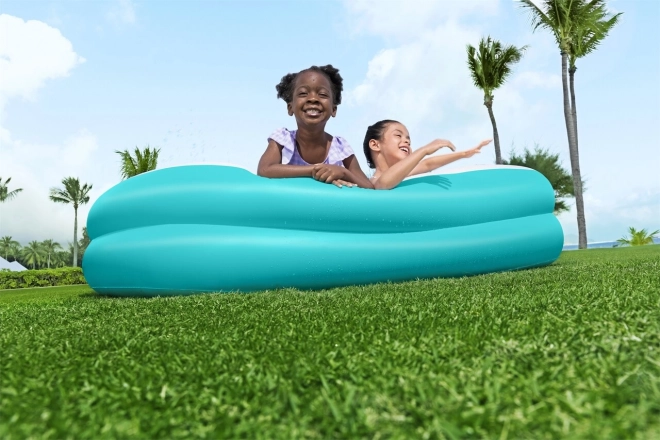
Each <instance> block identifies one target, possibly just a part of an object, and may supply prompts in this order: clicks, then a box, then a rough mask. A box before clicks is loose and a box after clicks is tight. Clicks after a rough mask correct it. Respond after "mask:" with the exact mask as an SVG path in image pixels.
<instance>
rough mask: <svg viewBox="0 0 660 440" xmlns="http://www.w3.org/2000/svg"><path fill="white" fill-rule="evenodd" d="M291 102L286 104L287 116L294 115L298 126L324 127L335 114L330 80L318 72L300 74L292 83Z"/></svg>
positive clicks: (335, 107) (335, 109) (311, 71)
mask: <svg viewBox="0 0 660 440" xmlns="http://www.w3.org/2000/svg"><path fill="white" fill-rule="evenodd" d="M294 86H295V87H294V89H293V96H292V99H291V102H290V103H288V104H287V110H288V111H289V116H293V115H295V117H296V122H297V123H298V126H301V125H302V126H312V125H317V124H323V125H325V123H326V122H328V119H330V117H334V116H335V115H336V114H337V106H336V105H334V104H333V97H332V86H331V85H330V80H328V78H327V77H326V76H325V75H324V74H322V73H319V72H316V71H314V70H308V71H305V72H302V73H300V74H299V75H298V76H297V78H296V80H295V83H294Z"/></svg>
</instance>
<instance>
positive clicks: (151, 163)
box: [115, 145, 160, 179]
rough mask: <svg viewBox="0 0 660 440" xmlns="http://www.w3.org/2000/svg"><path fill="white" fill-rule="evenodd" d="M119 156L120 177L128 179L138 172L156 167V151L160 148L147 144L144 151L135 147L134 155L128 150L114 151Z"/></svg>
mask: <svg viewBox="0 0 660 440" xmlns="http://www.w3.org/2000/svg"><path fill="white" fill-rule="evenodd" d="M115 153H117V154H119V155H120V156H121V178H122V179H128V178H130V177H133V176H137V175H138V174H142V173H146V172H147V171H152V170H155V169H156V166H157V165H158V153H160V149H156V148H154V149H153V150H152V149H151V148H150V147H149V145H147V147H146V148H145V149H144V151H140V149H139V148H138V147H135V157H133V156H131V153H129V152H128V150H124V151H115Z"/></svg>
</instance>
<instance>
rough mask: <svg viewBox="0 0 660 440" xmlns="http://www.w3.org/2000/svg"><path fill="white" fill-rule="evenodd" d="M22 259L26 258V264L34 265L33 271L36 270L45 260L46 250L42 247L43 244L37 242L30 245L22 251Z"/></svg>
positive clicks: (34, 241)
mask: <svg viewBox="0 0 660 440" xmlns="http://www.w3.org/2000/svg"><path fill="white" fill-rule="evenodd" d="M21 257H23V258H24V260H25V263H26V264H31V265H32V269H36V266H37V264H40V263H41V262H42V261H43V258H44V249H43V248H42V247H41V243H39V242H38V241H36V240H33V241H31V242H30V243H28V245H27V246H25V247H23V249H22V250H21Z"/></svg>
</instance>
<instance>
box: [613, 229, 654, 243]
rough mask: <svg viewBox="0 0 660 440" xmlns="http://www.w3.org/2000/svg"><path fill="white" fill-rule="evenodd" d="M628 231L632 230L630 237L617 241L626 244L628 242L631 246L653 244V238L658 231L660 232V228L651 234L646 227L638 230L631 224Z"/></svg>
mask: <svg viewBox="0 0 660 440" xmlns="http://www.w3.org/2000/svg"><path fill="white" fill-rule="evenodd" d="M628 232H630V238H626V237H623V238H619V239H618V240H617V241H618V242H619V243H621V244H624V245H626V244H627V245H629V246H642V245H645V244H652V243H653V238H654V237H655V236H656V235H658V233H660V229H659V230H657V231H653V232H651V233H650V234H649V233H648V232H647V231H646V229H642V230H639V231H638V230H636V229H635V228H633V227H632V226H631V227H630V228H628Z"/></svg>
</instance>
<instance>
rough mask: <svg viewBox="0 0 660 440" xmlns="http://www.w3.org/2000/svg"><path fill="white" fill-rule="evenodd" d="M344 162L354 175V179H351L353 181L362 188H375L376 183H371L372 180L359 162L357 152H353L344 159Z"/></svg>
mask: <svg viewBox="0 0 660 440" xmlns="http://www.w3.org/2000/svg"><path fill="white" fill-rule="evenodd" d="M343 162H344V167H346V169H347V170H348V172H349V173H351V174H352V175H353V176H352V179H350V181H351V182H353V183H354V184H356V185H357V186H359V187H361V188H368V189H374V184H373V183H371V180H369V178H368V177H367V176H366V175H365V174H364V171H362V168H360V164H359V163H358V161H357V158H356V157H355V154H351V155H350V156H348V157H347V158H346V159H344V161H343Z"/></svg>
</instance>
